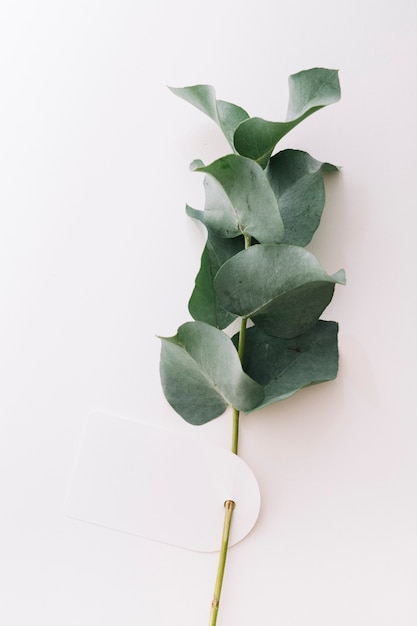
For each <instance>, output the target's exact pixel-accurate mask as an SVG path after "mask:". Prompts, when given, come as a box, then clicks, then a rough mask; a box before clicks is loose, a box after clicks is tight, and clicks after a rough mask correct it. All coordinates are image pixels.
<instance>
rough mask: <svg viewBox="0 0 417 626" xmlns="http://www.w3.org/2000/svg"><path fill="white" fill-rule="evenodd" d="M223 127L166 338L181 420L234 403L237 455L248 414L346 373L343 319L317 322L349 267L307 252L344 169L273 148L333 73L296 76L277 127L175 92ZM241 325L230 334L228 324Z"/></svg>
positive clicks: (169, 386)
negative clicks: (186, 281) (174, 321)
mask: <svg viewBox="0 0 417 626" xmlns="http://www.w3.org/2000/svg"><path fill="white" fill-rule="evenodd" d="M171 90H172V91H173V93H174V94H176V95H177V96H179V97H181V98H183V99H184V100H186V101H188V102H189V103H191V104H192V105H194V106H196V107H197V108H199V109H200V110H201V111H203V112H204V113H205V114H207V115H208V116H209V117H210V118H211V119H212V120H214V122H216V123H217V124H218V126H219V127H220V129H221V130H222V131H223V133H224V135H225V137H226V139H227V140H228V142H229V144H230V146H231V149H232V152H231V153H230V154H227V155H225V156H223V157H221V158H219V159H217V160H215V161H214V162H213V163H210V164H209V165H205V164H204V163H203V162H202V161H200V160H196V161H194V162H193V163H192V164H191V169H192V170H193V171H195V172H198V173H201V174H203V175H204V188H205V206H204V210H196V209H194V208H191V207H190V206H188V205H187V207H186V211H187V214H188V215H189V216H190V217H191V218H193V219H196V220H199V221H200V222H201V223H202V224H203V225H204V226H205V229H206V231H207V237H206V241H205V246H204V249H203V252H202V256H201V264H200V269H199V271H198V273H197V276H196V280H195V286H194V289H193V292H192V294H191V297H190V300H189V303H188V308H189V312H190V315H191V317H192V318H193V321H188V322H186V323H184V324H183V325H182V326H180V328H179V329H178V330H177V333H176V335H174V336H172V337H161V342H162V346H161V361H160V374H161V382H162V388H163V391H164V394H165V397H166V399H167V400H168V402H169V403H170V405H171V406H172V407H173V408H174V409H175V411H176V412H177V413H179V415H181V417H183V418H184V419H185V420H186V421H187V422H189V423H191V424H195V425H200V424H205V423H207V422H209V421H211V420H213V419H215V418H216V417H218V416H220V415H222V414H223V413H224V411H225V410H226V408H227V407H231V408H232V415H233V418H232V424H233V425H232V446H231V448H232V451H233V452H234V453H235V454H237V453H238V434H239V416H240V413H241V412H243V413H253V412H254V411H256V410H259V409H261V408H263V407H265V406H267V405H270V404H272V403H275V402H277V401H280V400H283V399H285V398H288V397H289V396H291V395H293V394H294V393H295V392H296V391H298V390H299V389H301V388H303V387H307V386H309V385H312V384H316V383H320V382H324V381H329V380H332V379H334V378H335V377H336V375H337V370H338V344H337V334H338V324H337V323H336V322H333V321H325V320H322V319H320V316H321V315H322V313H323V311H324V310H325V309H326V307H327V306H328V305H329V303H330V301H331V300H332V297H333V294H334V289H335V285H336V284H344V282H345V275H344V271H343V270H340V271H339V272H337V273H336V274H332V275H329V274H328V273H327V272H326V271H325V270H324V269H323V268H322V267H321V265H320V263H319V261H318V260H317V259H316V257H315V256H314V255H313V254H312V253H311V252H309V251H307V250H306V249H305V246H307V245H308V244H309V243H310V241H311V239H312V237H313V235H314V233H315V231H316V229H317V228H318V226H319V224H320V219H321V215H322V211H323V208H324V203H325V190H324V181H323V172H324V171H335V170H337V169H338V168H337V167H336V166H334V165H331V164H330V163H322V162H320V161H317V160H316V159H314V158H313V157H311V156H310V155H309V154H308V153H307V152H303V151H301V150H289V149H287V150H282V151H280V152H276V153H275V152H274V151H275V149H276V146H277V144H278V142H279V141H280V139H282V138H283V137H284V136H285V135H286V134H287V133H288V132H289V131H291V130H292V129H293V128H294V127H295V126H297V125H298V124H299V123H300V122H302V121H303V120H304V119H305V118H306V117H308V116H310V115H311V114H312V113H314V112H315V111H318V110H319V109H321V108H323V107H325V106H327V105H329V104H332V103H335V102H337V101H338V100H339V99H340V86H339V79H338V72H337V70H330V69H325V68H313V69H309V70H305V71H302V72H299V73H297V74H294V75H292V76H290V77H289V103H288V113H287V119H286V121H284V122H271V121H267V120H264V119H261V118H259V117H249V115H248V113H247V112H246V111H245V110H244V109H242V108H241V107H238V106H237V105H235V104H232V103H230V102H225V101H223V100H217V98H216V93H215V90H214V88H213V87H212V86H210V85H194V86H191V87H183V88H171ZM235 320H240V330H239V332H238V333H237V334H234V335H233V336H230V335H231V332H229V331H230V328H231V326H230V325H231V324H232V322H235ZM233 509H234V503H230V501H228V502H227V503H225V527H224V530H223V540H222V544H221V552H220V560H219V569H218V575H217V579H216V588H215V594H214V599H213V603H212V611H211V615H210V626H215V624H216V621H217V612H218V608H219V601H220V592H221V585H222V580H223V573H224V567H225V561H226V553H227V548H228V536H229V531H230V524H231V518H232V512H233Z"/></svg>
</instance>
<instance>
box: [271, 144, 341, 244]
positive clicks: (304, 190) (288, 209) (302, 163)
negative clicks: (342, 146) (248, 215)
mask: <svg viewBox="0 0 417 626" xmlns="http://www.w3.org/2000/svg"><path fill="white" fill-rule="evenodd" d="M337 169H338V168H337V167H336V166H335V165H331V164H330V163H322V162H321V161H316V159H313V157H311V156H310V155H309V154H308V153H307V152H302V151H301V150H283V151H282V152H278V154H276V155H275V156H273V157H272V158H271V160H270V161H269V164H268V166H267V168H266V170H265V171H266V175H267V177H268V180H269V183H270V185H271V187H272V189H273V191H274V193H275V196H276V198H277V200H278V206H279V210H280V213H281V217H282V221H283V222H284V229H285V237H284V239H283V242H282V243H289V244H294V245H296V246H306V245H307V244H308V243H309V242H310V241H311V238H312V236H313V234H314V233H315V231H316V230H317V228H318V226H319V224H320V218H321V214H322V211H323V208H324V202H325V189H324V182H323V170H326V171H334V170H337Z"/></svg>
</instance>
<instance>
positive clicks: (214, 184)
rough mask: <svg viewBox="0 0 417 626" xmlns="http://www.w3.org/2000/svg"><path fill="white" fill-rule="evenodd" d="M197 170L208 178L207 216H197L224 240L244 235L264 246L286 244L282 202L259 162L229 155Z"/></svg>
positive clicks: (205, 214) (205, 211)
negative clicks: (280, 206) (278, 200)
mask: <svg viewBox="0 0 417 626" xmlns="http://www.w3.org/2000/svg"><path fill="white" fill-rule="evenodd" d="M196 171H199V172H204V173H206V174H208V176H207V177H206V179H205V187H206V206H205V210H204V214H203V215H200V216H199V217H198V216H196V215H195V214H194V215H193V217H198V219H200V220H201V221H203V222H204V223H205V224H206V226H207V228H209V229H211V230H213V231H214V232H215V233H216V234H217V235H218V236H220V237H236V236H237V235H240V234H243V235H249V236H252V237H255V239H257V241H260V242H261V243H273V242H275V243H278V242H280V241H282V239H283V237H284V226H283V223H282V219H281V216H280V213H279V209H278V203H277V200H276V197H275V194H274V192H273V191H272V189H271V185H270V184H269V181H268V179H267V177H266V174H265V172H264V171H263V170H262V168H261V167H260V166H259V165H258V164H257V163H255V162H254V161H252V160H251V159H246V158H245V157H242V156H239V155H235V154H229V155H227V156H225V157H222V158H221V159H218V160H217V161H214V163H212V164H211V165H208V166H202V167H198V168H197V169H196Z"/></svg>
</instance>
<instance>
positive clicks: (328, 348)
mask: <svg viewBox="0 0 417 626" xmlns="http://www.w3.org/2000/svg"><path fill="white" fill-rule="evenodd" d="M337 331H338V325H337V323H336V322H325V321H323V320H319V321H318V322H317V323H316V325H315V326H313V328H311V329H310V330H309V331H307V332H306V333H303V334H302V335H299V336H298V337H294V338H293V339H280V338H278V337H272V336H271V335H268V334H266V333H265V332H263V331H262V330H261V329H260V328H258V327H257V326H253V327H252V328H249V329H248V330H247V332H246V341H245V356H244V370H245V372H247V374H249V376H251V378H253V379H254V380H256V381H257V382H258V383H260V384H261V385H263V387H264V390H265V398H264V400H263V402H262V403H261V404H260V405H259V406H258V407H256V409H258V408H261V407H263V406H267V405H268V404H272V403H273V402H277V401H278V400H284V399H285V398H288V397H289V396H291V395H293V394H294V393H295V392H296V391H298V390H299V389H302V388H303V387H307V386H309V385H312V384H316V383H320V382H324V381H328V380H333V379H334V378H336V376H337V370H338V361H339V355H338V348H337ZM233 341H234V342H235V343H237V336H236V337H234V338H233Z"/></svg>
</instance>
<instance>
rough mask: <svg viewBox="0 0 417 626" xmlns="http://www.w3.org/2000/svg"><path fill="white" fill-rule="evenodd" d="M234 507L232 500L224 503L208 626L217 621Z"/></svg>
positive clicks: (214, 624) (213, 625)
mask: <svg viewBox="0 0 417 626" xmlns="http://www.w3.org/2000/svg"><path fill="white" fill-rule="evenodd" d="M234 508H235V503H234V502H233V500H226V502H225V503H224V524H223V535H222V544H221V548H220V557H219V566H218V568H217V577H216V584H215V586H214V594H213V600H212V603H211V613H210V621H209V626H216V623H217V613H218V612H219V605H220V594H221V591H222V585H223V576H224V569H225V566H226V556H227V549H228V546H229V534H230V525H231V522H232V515H233V510H234Z"/></svg>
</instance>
